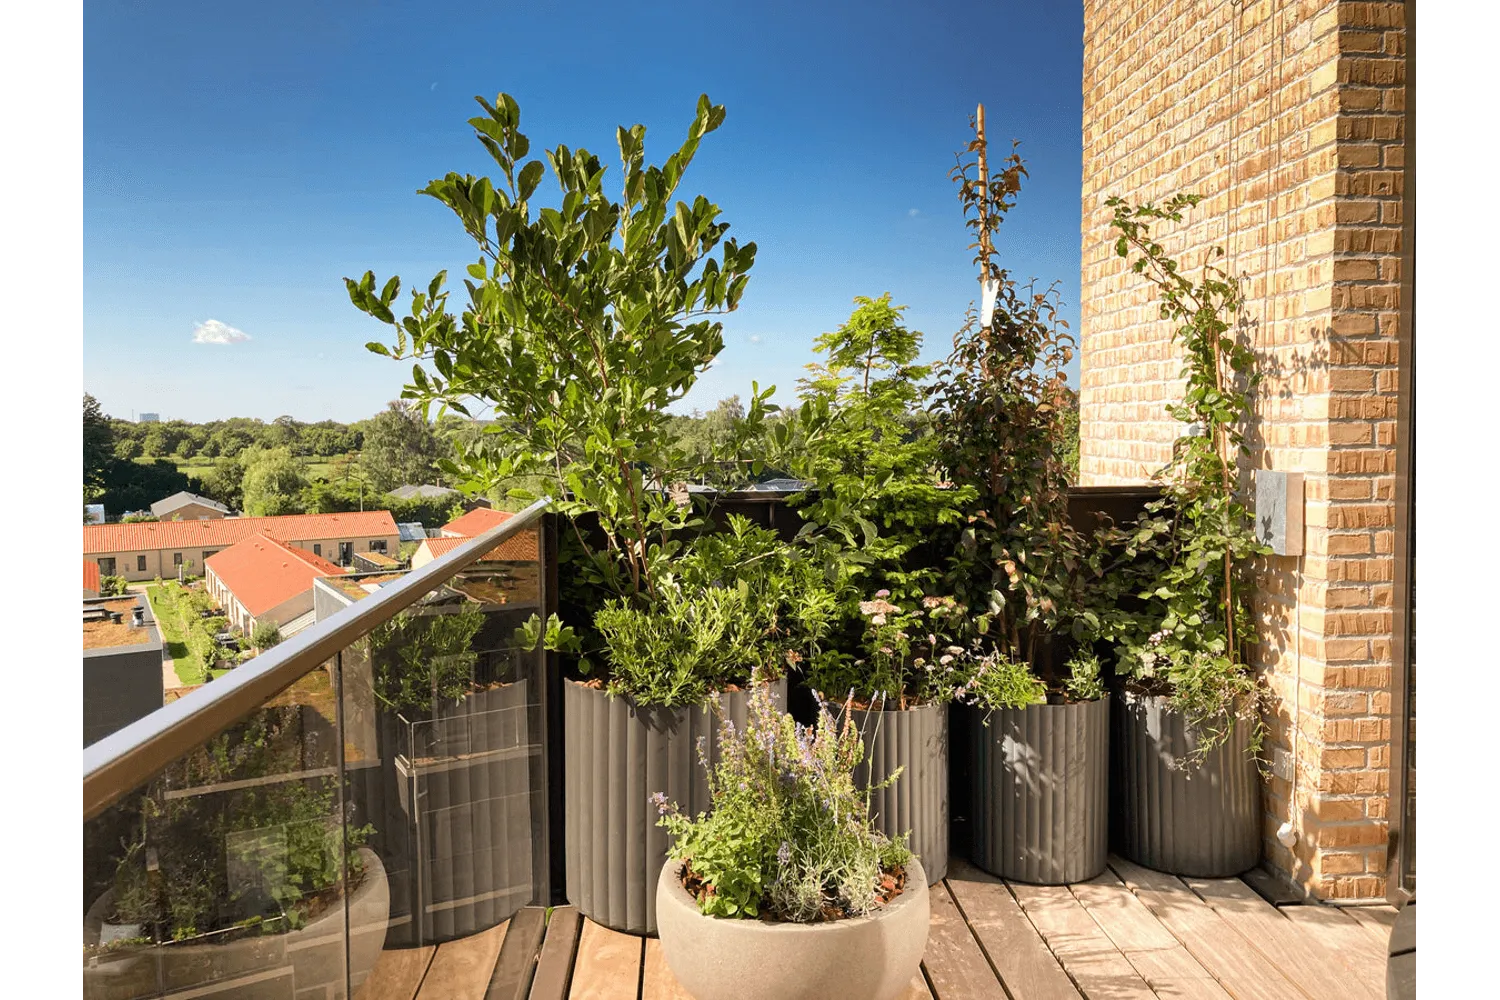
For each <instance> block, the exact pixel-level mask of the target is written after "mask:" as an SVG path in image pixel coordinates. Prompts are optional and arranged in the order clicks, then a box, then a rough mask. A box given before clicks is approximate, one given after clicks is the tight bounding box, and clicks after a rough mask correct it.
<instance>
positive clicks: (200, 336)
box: [193, 319, 250, 344]
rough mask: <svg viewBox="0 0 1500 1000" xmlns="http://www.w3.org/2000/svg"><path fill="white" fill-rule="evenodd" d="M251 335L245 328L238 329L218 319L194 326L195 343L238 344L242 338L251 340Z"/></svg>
mask: <svg viewBox="0 0 1500 1000" xmlns="http://www.w3.org/2000/svg"><path fill="white" fill-rule="evenodd" d="M249 339H250V335H249V334H248V333H246V332H245V331H244V330H237V329H235V328H234V327H232V326H230V325H229V324H228V323H220V322H219V321H218V320H216V319H211V320H208V321H207V322H204V323H198V324H197V325H195V326H194V327H193V343H195V344H238V343H239V342H240V341H242V340H249Z"/></svg>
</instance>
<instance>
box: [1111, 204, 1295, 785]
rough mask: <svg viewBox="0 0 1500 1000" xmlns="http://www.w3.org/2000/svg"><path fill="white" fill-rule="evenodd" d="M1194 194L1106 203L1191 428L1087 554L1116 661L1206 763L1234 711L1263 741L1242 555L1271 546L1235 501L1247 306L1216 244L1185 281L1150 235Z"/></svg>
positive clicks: (1182, 416) (1244, 402)
mask: <svg viewBox="0 0 1500 1000" xmlns="http://www.w3.org/2000/svg"><path fill="white" fill-rule="evenodd" d="M1199 200H1200V197H1199V196H1198V195H1193V194H1178V195H1175V196H1173V197H1172V198H1170V199H1169V200H1167V201H1166V202H1165V203H1163V204H1161V205H1154V204H1145V205H1130V204H1128V203H1127V202H1126V201H1124V200H1123V199H1121V198H1110V199H1109V200H1108V201H1107V202H1106V204H1107V205H1109V206H1110V207H1111V208H1112V209H1114V218H1113V220H1112V221H1111V224H1112V225H1113V227H1114V228H1115V230H1116V231H1117V232H1118V234H1119V235H1118V238H1117V239H1116V241H1115V253H1116V254H1117V255H1118V256H1120V257H1126V258H1130V257H1132V255H1133V258H1134V259H1132V260H1131V265H1130V266H1131V269H1132V270H1133V271H1134V272H1135V273H1136V274H1139V275H1141V276H1142V277H1143V278H1145V279H1146V280H1147V281H1148V282H1150V284H1151V285H1152V286H1153V287H1154V289H1155V290H1156V294H1157V299H1158V302H1159V304H1160V315H1161V318H1162V319H1163V320H1167V321H1169V322H1171V323H1172V324H1173V326H1172V340H1173V343H1174V344H1181V346H1182V348H1183V367H1182V372H1181V377H1182V378H1183V380H1184V383H1185V387H1184V392H1183V397H1182V400H1181V402H1178V403H1175V404H1170V405H1168V407H1167V412H1168V413H1170V414H1171V415H1172V417H1173V418H1175V419H1176V420H1178V421H1180V422H1182V423H1184V424H1187V425H1189V428H1190V430H1189V433H1187V434H1185V435H1183V436H1182V437H1180V438H1179V439H1178V440H1177V442H1176V445H1175V446H1174V449H1173V459H1172V461H1171V462H1170V463H1168V465H1167V466H1166V467H1165V468H1163V469H1162V470H1161V471H1160V472H1159V473H1158V474H1157V481H1158V482H1159V483H1160V484H1161V486H1162V487H1163V497H1162V499H1161V500H1159V501H1156V502H1153V503H1151V504H1148V505H1147V507H1146V510H1145V512H1144V513H1143V514H1142V516H1141V517H1140V519H1139V520H1137V521H1136V522H1135V523H1134V524H1131V525H1129V526H1126V527H1125V528H1123V529H1114V530H1112V531H1111V532H1109V533H1107V537H1106V538H1105V539H1104V540H1105V542H1106V543H1107V545H1106V547H1105V548H1101V549H1100V553H1099V554H1098V555H1096V558H1098V559H1100V560H1101V561H1102V560H1104V559H1105V558H1106V557H1105V556H1104V555H1103V553H1104V552H1106V551H1110V552H1113V553H1115V555H1116V561H1115V562H1114V563H1113V564H1111V565H1108V566H1103V567H1100V568H1101V573H1102V576H1103V579H1104V581H1105V585H1104V586H1103V588H1102V590H1101V593H1100V598H1101V601H1102V602H1103V604H1104V607H1103V610H1102V612H1101V615H1102V617H1103V618H1104V620H1105V622H1106V624H1105V627H1104V630H1103V631H1104V634H1105V637H1106V638H1108V639H1110V640H1112V641H1113V643H1114V645H1115V649H1116V653H1117V657H1118V661H1117V665H1118V669H1119V670H1120V672H1121V673H1123V674H1124V675H1126V676H1127V677H1128V678H1130V679H1131V680H1133V681H1134V682H1135V683H1136V684H1137V685H1138V686H1139V687H1141V688H1143V689H1144V690H1147V691H1149V692H1152V693H1165V694H1168V695H1169V696H1170V698H1171V700H1172V704H1173V707H1175V708H1177V709H1178V710H1180V711H1182V712H1183V713H1184V714H1185V715H1186V716H1187V719H1188V721H1189V723H1190V724H1191V725H1192V726H1193V727H1194V728H1195V729H1196V730H1197V732H1198V735H1199V743H1198V746H1197V751H1196V759H1199V760H1201V758H1202V757H1203V756H1204V755H1206V754H1207V753H1208V752H1209V751H1210V750H1212V749H1213V748H1214V747H1216V746H1218V745H1220V744H1222V743H1223V742H1224V741H1225V740H1226V739H1227V738H1228V735H1229V732H1230V728H1231V724H1232V722H1233V720H1234V718H1235V717H1236V716H1242V717H1244V716H1247V715H1252V714H1253V716H1254V726H1255V731H1254V740H1253V744H1254V746H1255V748H1256V749H1257V750H1258V749H1259V745H1260V742H1261V739H1262V737H1263V724H1262V723H1261V722H1260V720H1259V715H1258V713H1250V712H1249V709H1250V707H1251V706H1253V704H1254V703H1255V700H1256V695H1257V693H1258V686H1257V684H1256V682H1255V678H1254V676H1253V674H1252V672H1251V669H1250V667H1249V666H1248V663H1249V660H1248V655H1247V654H1248V650H1249V647H1251V646H1253V645H1254V644H1255V642H1256V636H1255V633H1254V629H1253V626H1252V624H1251V610H1250V605H1249V601H1248V600H1247V595H1248V594H1249V593H1250V589H1251V586H1252V584H1251V581H1250V579H1249V569H1250V561H1251V560H1252V559H1254V558H1255V557H1256V556H1262V555H1268V554H1269V553H1270V549H1269V548H1267V547H1266V546H1264V545H1262V544H1260V543H1259V542H1258V541H1257V540H1256V538H1255V528H1254V521H1253V519H1252V513H1251V511H1250V508H1249V506H1248V505H1247V504H1246V503H1245V502H1244V500H1243V499H1242V496H1243V495H1244V492H1245V490H1244V489H1243V486H1244V484H1243V483H1242V482H1241V481H1240V479H1241V473H1240V466H1239V459H1240V458H1241V457H1242V456H1243V455H1244V454H1245V428H1246V426H1247V425H1248V422H1249V420H1250V419H1251V415H1252V411H1251V403H1250V392H1251V391H1252V390H1253V389H1254V387H1255V386H1256V385H1257V384H1258V383H1259V382H1260V378H1261V376H1260V374H1259V373H1258V372H1256V370H1255V355H1254V353H1253V352H1252V351H1251V350H1250V349H1249V348H1248V347H1247V346H1245V345H1244V344H1241V343H1239V342H1238V341H1236V339H1235V337H1234V335H1233V322H1234V316H1235V314H1236V313H1237V312H1238V311H1239V310H1240V308H1241V306H1242V305H1243V298H1242V296H1241V293H1240V290H1239V285H1238V283H1237V282H1236V281H1235V280H1234V279H1233V278H1232V277H1231V276H1230V275H1229V274H1228V273H1227V272H1226V271H1225V270H1223V269H1222V268H1220V267H1218V266H1216V265H1215V263H1214V261H1216V260H1217V259H1219V258H1220V257H1222V256H1223V255H1224V251H1223V248H1215V249H1214V251H1213V252H1211V254H1210V256H1209V259H1208V260H1207V261H1205V263H1204V265H1203V269H1202V275H1201V277H1200V278H1198V280H1196V281H1194V280H1192V279H1190V278H1188V277H1187V276H1186V275H1184V274H1183V272H1182V267H1181V265H1180V264H1179V263H1178V262H1177V261H1176V260H1175V259H1173V258H1172V257H1171V256H1169V255H1168V254H1167V252H1166V250H1165V248H1163V246H1162V245H1161V244H1160V243H1158V242H1157V241H1156V240H1155V239H1153V238H1152V236H1151V227H1152V226H1153V225H1154V224H1155V223H1157V222H1181V221H1182V217H1183V212H1184V210H1185V209H1189V208H1191V207H1193V206H1195V205H1197V204H1198V202H1199ZM1198 431H1201V433H1195V432H1198ZM1122 601H1123V603H1124V604H1125V606H1126V610H1121V608H1120V606H1119V605H1120V603H1121V602H1122Z"/></svg>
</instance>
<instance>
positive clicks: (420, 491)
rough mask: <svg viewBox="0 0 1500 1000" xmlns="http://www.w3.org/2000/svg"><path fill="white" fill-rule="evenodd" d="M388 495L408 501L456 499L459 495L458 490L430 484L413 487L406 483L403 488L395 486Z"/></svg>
mask: <svg viewBox="0 0 1500 1000" xmlns="http://www.w3.org/2000/svg"><path fill="white" fill-rule="evenodd" d="M390 495H391V496H393V497H395V498H396V499H397V500H410V499H412V498H413V497H424V498H432V497H446V496H455V497H456V496H458V495H459V493H458V490H450V489H449V488H448V487H446V486H433V485H431V484H430V483H429V484H424V485H422V486H413V485H411V484H410V483H408V484H407V485H405V486H397V487H396V488H395V489H393V490H391V491H390Z"/></svg>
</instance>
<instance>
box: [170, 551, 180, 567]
mask: <svg viewBox="0 0 1500 1000" xmlns="http://www.w3.org/2000/svg"><path fill="white" fill-rule="evenodd" d="M172 565H173V566H181V565H182V553H181V552H173V553H172Z"/></svg>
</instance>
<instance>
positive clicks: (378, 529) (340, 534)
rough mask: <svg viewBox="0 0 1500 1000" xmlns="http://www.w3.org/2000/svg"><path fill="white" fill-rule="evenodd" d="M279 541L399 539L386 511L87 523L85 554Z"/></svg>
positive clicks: (209, 547)
mask: <svg viewBox="0 0 1500 1000" xmlns="http://www.w3.org/2000/svg"><path fill="white" fill-rule="evenodd" d="M257 534H259V535H265V536H266V537H267V538H274V539H277V540H279V541H283V542H299V541H302V540H304V539H313V538H319V539H322V538H367V537H376V536H391V537H394V536H396V535H397V534H398V532H397V530H396V520H395V518H393V517H391V512H390V511H388V510H366V511H351V512H348V513H344V514H288V515H286V516H284V517H224V518H219V519H217V520H212V521H138V522H135V523H133V524H86V525H84V526H83V554H84V555H94V554H100V555H102V554H106V553H110V552H150V551H153V550H156V549H194V548H208V549H211V548H227V547H228V546H230V545H234V544H235V543H236V542H241V541H243V540H245V539H246V538H249V537H250V536H251V535H257Z"/></svg>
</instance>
